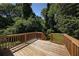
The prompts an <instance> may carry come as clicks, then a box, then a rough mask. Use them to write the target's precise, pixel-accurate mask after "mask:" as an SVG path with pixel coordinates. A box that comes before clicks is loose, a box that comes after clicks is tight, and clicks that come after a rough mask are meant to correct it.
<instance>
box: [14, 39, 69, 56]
mask: <svg viewBox="0 0 79 59" xmlns="http://www.w3.org/2000/svg"><path fill="white" fill-rule="evenodd" d="M13 54H14V55H15V56H68V55H69V53H68V51H67V49H66V47H65V46H64V45H59V44H55V43H52V42H50V41H44V40H37V41H35V42H33V43H32V44H30V45H28V46H26V47H24V48H22V49H21V50H19V51H17V52H15V53H13Z"/></svg>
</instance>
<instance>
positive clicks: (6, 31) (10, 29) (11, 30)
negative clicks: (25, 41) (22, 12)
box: [3, 27, 16, 35]
mask: <svg viewBox="0 0 79 59" xmlns="http://www.w3.org/2000/svg"><path fill="white" fill-rule="evenodd" d="M15 33H16V28H14V27H9V28H7V29H5V30H4V32H3V35H8V34H15Z"/></svg>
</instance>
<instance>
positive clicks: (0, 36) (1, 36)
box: [0, 32, 42, 38]
mask: <svg viewBox="0 0 79 59" xmlns="http://www.w3.org/2000/svg"><path fill="white" fill-rule="evenodd" d="M34 33H42V32H28V33H18V34H11V35H0V38H3V37H10V36H19V35H24V34H34Z"/></svg>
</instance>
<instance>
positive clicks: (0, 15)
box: [0, 3, 79, 38]
mask: <svg viewBox="0 0 79 59" xmlns="http://www.w3.org/2000/svg"><path fill="white" fill-rule="evenodd" d="M31 5H32V4H27V3H24V4H20V3H19V4H17V3H16V4H0V34H3V35H6V34H15V33H23V32H44V33H45V34H46V35H48V34H49V33H52V32H57V33H58V32H60V33H67V34H69V35H71V36H73V37H76V38H79V18H77V17H76V16H74V17H72V16H69V15H65V13H66V12H67V13H68V11H65V10H64V11H65V13H64V14H62V7H61V5H62V4H47V8H44V9H43V10H42V11H41V15H42V17H38V16H36V15H35V14H34V12H33V11H32V8H31ZM69 10H70V9H69ZM71 11H73V10H71ZM74 15H75V14H74Z"/></svg>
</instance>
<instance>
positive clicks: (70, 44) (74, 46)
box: [0, 32, 79, 56]
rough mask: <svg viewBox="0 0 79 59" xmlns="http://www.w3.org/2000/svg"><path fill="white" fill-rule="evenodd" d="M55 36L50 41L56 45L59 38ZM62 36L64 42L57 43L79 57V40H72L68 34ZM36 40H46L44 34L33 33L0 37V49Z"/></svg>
mask: <svg viewBox="0 0 79 59" xmlns="http://www.w3.org/2000/svg"><path fill="white" fill-rule="evenodd" d="M53 34H54V33H53ZM53 34H52V35H51V38H50V39H52V40H51V41H52V42H55V43H56V40H57V39H58V38H55V37H54V35H53ZM60 36H61V37H62V38H63V40H60V42H57V43H58V44H64V45H65V46H66V48H67V49H68V51H69V53H70V55H72V56H79V40H77V39H75V38H72V37H71V36H69V35H67V34H61V35H60ZM56 37H57V36H56ZM35 38H36V39H42V40H45V39H46V37H45V35H44V33H42V32H31V33H22V34H13V35H6V36H0V48H12V47H14V46H16V45H18V44H21V43H24V42H27V41H28V40H31V39H35ZM55 39H56V40H55ZM61 41H62V42H61Z"/></svg>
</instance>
